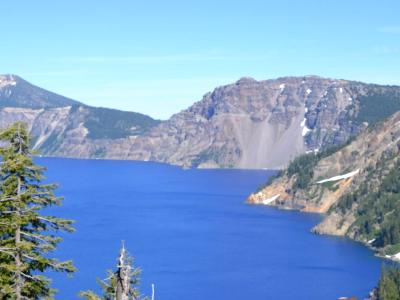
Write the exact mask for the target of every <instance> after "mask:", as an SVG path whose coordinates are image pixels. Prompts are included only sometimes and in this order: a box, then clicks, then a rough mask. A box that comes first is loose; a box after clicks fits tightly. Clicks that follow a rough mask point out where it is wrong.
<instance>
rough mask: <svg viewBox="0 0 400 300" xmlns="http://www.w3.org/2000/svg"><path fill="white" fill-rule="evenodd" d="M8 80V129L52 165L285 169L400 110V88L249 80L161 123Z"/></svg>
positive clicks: (1, 121)
mask: <svg viewBox="0 0 400 300" xmlns="http://www.w3.org/2000/svg"><path fill="white" fill-rule="evenodd" d="M1 78H3V80H2V83H1V85H0V95H3V96H1V97H4V95H7V97H6V100H1V103H3V104H2V105H0V127H3V126H5V125H6V124H8V123H10V122H12V121H15V120H20V119H21V120H25V121H26V122H28V123H29V124H30V125H31V128H32V130H31V131H32V134H33V135H34V136H35V149H38V150H40V151H41V152H42V153H43V154H45V155H55V156H65V157H78V158H109V159H132V160H145V161H158V162H165V163H170V164H175V165H180V166H184V167H199V168H204V167H212V168H218V167H224V168H229V167H235V168H269V169H271V168H281V167H284V166H285V165H287V163H288V162H289V161H290V160H293V159H294V158H295V157H296V156H298V155H299V154H303V153H306V152H318V151H323V150H324V149H327V148H329V147H331V146H333V145H341V144H343V143H345V142H347V141H348V140H349V139H350V138H351V137H353V136H356V135H357V134H359V133H360V132H361V131H362V130H363V129H364V128H366V127H367V125H368V124H373V123H376V122H378V121H380V120H382V119H384V118H386V117H387V116H389V115H391V114H392V113H394V112H396V111H397V110H400V87H396V86H380V85H374V84H365V83H360V82H354V81H347V80H336V79H328V78H321V77H317V76H305V77H284V78H278V79H274V80H264V81H256V80H254V79H252V78H242V79H240V80H239V81H237V82H235V83H233V84H229V85H226V86H222V87H218V88H216V89H215V90H214V91H213V92H210V93H207V94H206V95H205V96H204V97H203V99H202V100H201V101H199V102H196V103H194V104H193V105H192V106H191V107H189V108H188V109H186V110H183V111H182V112H180V113H177V114H175V115H174V116H172V117H171V118H170V119H169V120H167V121H163V122H160V121H157V120H154V119H152V118H150V117H148V116H145V115H142V114H138V113H131V112H122V111H117V110H111V109H104V108H93V107H90V106H87V105H84V104H81V103H79V102H76V101H73V100H69V99H67V98H64V97H61V96H58V95H55V94H53V93H50V92H46V91H44V90H42V89H40V88H37V87H34V86H32V85H30V84H28V83H27V82H25V81H23V80H22V79H19V78H18V77H16V76H12V75H6V76H2V77H1ZM24 91H25V92H24ZM1 99H3V98H1ZM1 107H2V108H1Z"/></svg>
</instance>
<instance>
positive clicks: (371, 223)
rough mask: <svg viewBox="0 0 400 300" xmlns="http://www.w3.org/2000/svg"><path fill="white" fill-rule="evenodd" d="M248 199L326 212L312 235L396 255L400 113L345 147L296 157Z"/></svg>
mask: <svg viewBox="0 0 400 300" xmlns="http://www.w3.org/2000/svg"><path fill="white" fill-rule="evenodd" d="M247 201H248V203H251V204H265V205H274V206H278V207H281V208H287V209H299V210H302V211H306V212H319V213H327V216H326V218H325V219H324V220H323V222H322V223H320V224H319V225H317V226H316V227H315V228H314V231H315V232H317V233H324V234H331V235H339V236H344V235H347V236H349V237H351V238H353V239H356V240H359V241H362V242H365V243H368V244H369V245H370V246H372V247H375V248H377V249H379V250H380V251H381V252H382V253H386V254H389V255H392V254H396V253H398V252H400V219H399V215H400V112H397V113H395V114H394V115H393V116H391V117H390V118H389V119H387V120H386V121H385V122H379V123H377V124H375V125H374V126H371V127H370V128H367V129H366V130H365V131H363V132H362V133H361V134H360V135H359V136H358V137H357V138H356V139H354V140H352V141H350V142H349V143H348V144H347V145H344V146H343V147H339V148H338V149H334V150H328V151H325V152H321V153H319V154H317V155H315V154H308V155H304V156H300V157H298V158H296V159H295V160H294V161H293V162H292V163H291V164H290V165H289V166H288V168H287V169H286V170H284V171H282V172H281V173H280V174H278V176H276V178H273V179H272V180H271V182H269V183H268V184H267V185H266V186H265V187H264V188H262V189H261V190H260V191H258V192H256V193H254V194H252V195H250V197H249V198H248V200H247ZM395 258H398V259H400V254H398V255H396V256H395Z"/></svg>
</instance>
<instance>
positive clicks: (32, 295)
mask: <svg viewBox="0 0 400 300" xmlns="http://www.w3.org/2000/svg"><path fill="white" fill-rule="evenodd" d="M29 142H30V138H29V134H28V130H27V126H26V124H24V123H21V122H17V123H15V124H13V125H11V126H10V127H9V128H7V129H5V130H2V131H0V156H1V160H2V161H1V165H0V288H1V290H0V298H1V299H15V300H21V299H39V298H40V299H49V298H51V297H52V296H53V295H54V292H55V290H54V289H52V288H51V286H50V283H51V282H50V279H49V278H47V277H45V276H44V275H41V274H40V273H42V272H44V271H46V270H48V269H50V270H54V271H62V272H67V273H71V272H73V271H74V267H73V265H72V262H71V261H65V262H60V261H58V260H57V259H55V258H50V257H48V253H49V252H51V251H53V250H55V249H56V246H57V244H58V243H59V242H60V240H61V238H60V237H58V236H56V235H55V234H56V233H57V231H67V232H71V231H73V228H72V227H71V224H72V221H70V220H66V219H60V218H56V217H53V216H44V215H42V214H41V211H40V210H41V209H43V208H46V207H50V206H53V205H59V204H60V202H61V200H62V199H61V198H59V197H56V196H55V195H54V193H53V191H54V189H55V188H56V185H55V184H42V180H43V172H44V168H43V167H40V166H38V165H36V164H35V163H34V162H33V159H32V152H31V150H30V148H29V146H30V145H29Z"/></svg>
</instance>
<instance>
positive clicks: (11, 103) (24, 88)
mask: <svg viewBox="0 0 400 300" xmlns="http://www.w3.org/2000/svg"><path fill="white" fill-rule="evenodd" d="M72 105H83V104H82V103H80V102H78V101H75V100H72V99H68V98H66V97H63V96H60V95H57V94H55V93H52V92H49V91H46V90H44V89H42V88H40V87H37V86H34V85H32V84H30V83H29V82H27V81H25V80H23V79H22V78H20V77H18V76H16V75H0V107H24V108H35V109H38V108H54V107H64V106H72Z"/></svg>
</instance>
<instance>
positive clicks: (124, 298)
mask: <svg viewBox="0 0 400 300" xmlns="http://www.w3.org/2000/svg"><path fill="white" fill-rule="evenodd" d="M140 273H141V270H140V269H139V268H135V267H134V266H133V258H132V257H131V256H130V255H129V254H128V252H127V251H126V249H125V246H124V244H122V247H121V251H120V255H119V257H118V264H117V270H116V271H115V272H113V271H110V270H109V271H108V277H107V278H106V279H105V280H97V281H98V283H99V285H100V287H101V289H102V292H103V295H102V296H99V295H97V294H96V293H94V292H93V291H91V290H88V291H84V292H81V293H80V296H81V297H82V298H85V299H87V300H148V299H149V298H148V297H142V296H141V295H140V291H139V288H138V286H139V283H140ZM153 295H154V290H153ZM152 299H153V300H154V296H153V297H152Z"/></svg>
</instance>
